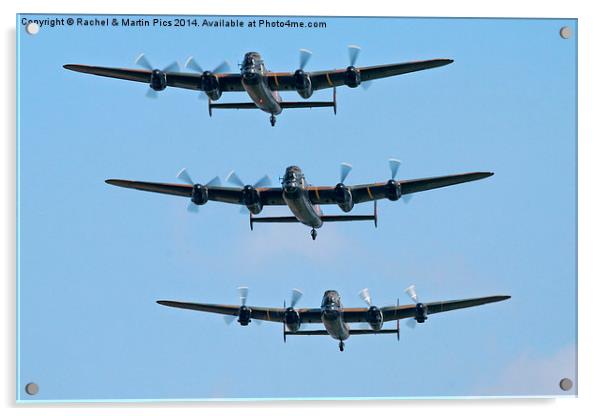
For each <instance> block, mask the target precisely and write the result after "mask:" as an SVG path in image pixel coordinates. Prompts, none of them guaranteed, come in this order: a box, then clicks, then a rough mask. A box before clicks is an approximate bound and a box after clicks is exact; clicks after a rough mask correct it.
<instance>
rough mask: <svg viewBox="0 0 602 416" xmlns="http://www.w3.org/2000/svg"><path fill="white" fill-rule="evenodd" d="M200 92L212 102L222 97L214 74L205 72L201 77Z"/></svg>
mask: <svg viewBox="0 0 602 416" xmlns="http://www.w3.org/2000/svg"><path fill="white" fill-rule="evenodd" d="M200 86H201V90H203V91H204V92H205V94H207V96H208V97H209V98H210V99H212V100H213V101H216V100H219V98H220V97H221V96H222V90H221V89H220V88H219V81H218V79H217V77H216V76H215V74H213V73H212V72H210V71H205V72H203V74H202V75H201V85H200Z"/></svg>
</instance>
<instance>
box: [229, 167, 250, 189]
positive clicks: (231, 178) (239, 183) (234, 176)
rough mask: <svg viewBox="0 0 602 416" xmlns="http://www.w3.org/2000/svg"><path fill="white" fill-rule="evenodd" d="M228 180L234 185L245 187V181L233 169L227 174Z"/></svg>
mask: <svg viewBox="0 0 602 416" xmlns="http://www.w3.org/2000/svg"><path fill="white" fill-rule="evenodd" d="M226 182H230V183H231V184H232V185H236V186H239V187H241V188H244V187H245V183H244V182H243V181H242V180H241V179H240V178H239V177H238V175H237V174H236V172H234V171H232V172H230V173H229V174H228V176H226Z"/></svg>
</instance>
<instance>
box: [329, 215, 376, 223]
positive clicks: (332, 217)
mask: <svg viewBox="0 0 602 416" xmlns="http://www.w3.org/2000/svg"><path fill="white" fill-rule="evenodd" d="M320 218H322V221H324V222H341V221H375V220H376V215H322V216H321V217H320Z"/></svg>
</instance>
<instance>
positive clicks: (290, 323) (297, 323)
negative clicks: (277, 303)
mask: <svg viewBox="0 0 602 416" xmlns="http://www.w3.org/2000/svg"><path fill="white" fill-rule="evenodd" d="M284 323H285V324H286V327H287V328H288V330H289V331H291V332H297V331H298V330H299V328H300V327H301V317H300V316H299V312H297V311H296V310H295V309H294V308H292V307H288V308H286V311H285V312H284Z"/></svg>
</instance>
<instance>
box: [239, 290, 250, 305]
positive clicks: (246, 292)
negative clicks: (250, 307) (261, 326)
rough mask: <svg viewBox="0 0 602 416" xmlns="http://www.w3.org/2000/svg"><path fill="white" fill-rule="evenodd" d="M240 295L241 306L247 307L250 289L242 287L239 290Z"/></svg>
mask: <svg viewBox="0 0 602 416" xmlns="http://www.w3.org/2000/svg"><path fill="white" fill-rule="evenodd" d="M238 295H239V296H240V304H241V305H242V306H246V304H247V297H248V296H249V288H248V287H246V286H240V287H239V288H238Z"/></svg>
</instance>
